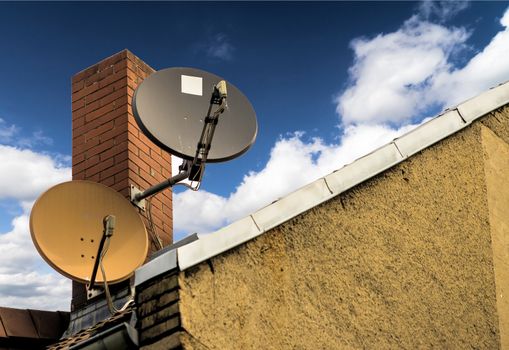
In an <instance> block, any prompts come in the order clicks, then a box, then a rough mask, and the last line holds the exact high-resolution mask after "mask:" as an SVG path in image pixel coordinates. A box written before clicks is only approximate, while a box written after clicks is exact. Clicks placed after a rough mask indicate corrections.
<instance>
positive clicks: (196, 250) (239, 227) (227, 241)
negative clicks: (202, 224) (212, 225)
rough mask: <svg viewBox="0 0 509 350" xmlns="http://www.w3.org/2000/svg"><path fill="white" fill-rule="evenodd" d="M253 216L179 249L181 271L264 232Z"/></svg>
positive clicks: (203, 236)
mask: <svg viewBox="0 0 509 350" xmlns="http://www.w3.org/2000/svg"><path fill="white" fill-rule="evenodd" d="M262 233H263V231H261V230H260V229H259V228H258V226H257V225H256V224H255V222H254V220H253V218H252V217H251V216H247V217H245V218H243V219H240V220H237V221H235V222H233V223H231V224H230V225H228V226H225V227H223V228H221V229H219V230H218V231H216V232H214V233H211V234H207V235H200V239H198V240H197V241H194V242H192V243H189V244H187V245H185V246H183V247H180V248H178V249H177V256H178V266H179V268H180V270H181V271H183V270H185V269H187V268H189V267H191V266H194V265H196V264H198V263H200V262H203V261H205V260H207V259H210V258H211V257H213V256H216V255H218V254H221V253H223V252H225V251H227V250H229V249H231V248H233V247H236V246H238V245H240V244H242V243H244V242H247V241H249V240H251V239H253V238H255V237H256V236H259V235H260V234H262Z"/></svg>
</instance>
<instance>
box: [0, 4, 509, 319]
mask: <svg viewBox="0 0 509 350" xmlns="http://www.w3.org/2000/svg"><path fill="white" fill-rule="evenodd" d="M507 7H508V3H507V2H472V3H463V2H446V3H440V2H438V3H436V2H435V3H431V2H424V3H423V2H406V1H405V2H320V3H316V2H313V3H311V2H282V3H277V2H263V3H262V2H255V3H249V2H223V3H212V2H206V3H197V2H192V3H175V2H155V3H136V2H109V3H99V2H93V3H77V2H71V3H65V2H56V3H44V2H42V3H0V32H1V33H2V36H0V53H1V54H0V72H1V77H2V80H1V82H0V119H1V120H0V248H1V249H2V250H5V251H9V252H12V253H10V254H4V258H1V257H0V285H3V287H0V300H2V302H4V301H6V302H8V303H10V304H11V305H12V306H18V307H43V308H47V309H54V308H60V309H66V308H67V306H66V305H67V304H68V301H67V299H65V298H68V295H67V294H68V288H69V283H68V281H66V280H64V279H62V278H60V277H59V276H57V275H56V274H54V273H53V272H51V270H50V269H49V268H47V267H46V266H45V265H44V263H43V262H42V261H40V259H39V258H38V257H37V255H36V253H35V251H34V250H33V247H31V242H30V238H29V233H28V227H27V226H28V225H27V222H28V221H27V217H28V214H29V211H30V206H31V203H32V202H33V200H34V199H35V198H37V196H38V195H39V194H40V193H41V191H43V190H44V189H46V188H48V187H50V186H52V185H54V184H55V183H58V182H61V181H65V180H66V179H68V178H69V176H70V169H69V165H70V164H69V160H70V155H71V108H70V107H71V101H70V95H71V91H70V79H71V77H72V76H73V75H74V74H75V73H77V72H79V71H80V70H82V69H84V68H86V67H88V66H90V65H92V64H94V63H96V62H98V61H100V60H101V59H103V58H105V57H107V56H110V55H112V54H114V53H116V52H118V51H120V50H122V49H124V48H128V49H129V50H131V51H132V52H133V53H134V54H136V55H137V56H139V57H140V58H141V59H143V60H144V61H145V62H147V63H148V64H149V65H151V66H152V67H153V68H155V69H162V68H166V67H172V66H191V67H196V68H200V69H204V70H207V71H210V72H213V73H215V74H217V75H220V76H223V77H224V78H226V79H227V80H229V81H230V82H232V83H233V84H235V85H236V86H237V87H239V88H240V89H241V90H242V91H243V92H244V94H245V95H246V96H247V97H248V98H249V99H250V100H251V102H252V104H253V106H254V108H255V110H256V112H257V115H258V122H259V134H258V138H257V141H256V143H255V144H254V146H253V147H252V148H251V150H250V151H249V152H248V153H246V154H245V155H243V156H242V157H240V158H238V159H235V160H233V161H231V162H228V163H222V164H212V165H210V166H208V168H207V172H206V174H205V178H204V182H203V184H202V190H200V191H199V192H196V193H195V192H188V191H182V190H179V191H176V192H177V194H176V195H175V197H174V211H175V232H176V237H177V238H182V237H184V236H185V235H186V234H187V233H191V232H195V231H197V232H200V233H206V232H211V231H213V230H215V229H217V228H218V227H221V226H223V225H225V224H227V223H229V222H231V221H233V220H235V219H238V218H240V217H242V216H244V215H246V214H249V213H250V212H252V211H254V210H256V209H257V208H259V207H260V206H263V205H266V204H268V203H270V202H271V201H273V200H275V199H277V198H278V197H281V196H283V195H285V194H287V193H288V192H290V191H293V190H295V189H297V188H298V187H300V186H302V185H304V184H306V183H307V182H310V181H312V180H314V179H315V178H317V177H319V176H323V175H324V174H326V173H327V172H330V171H332V170H334V169H337V168H340V167H341V166H342V165H344V164H346V163H348V162H350V161H352V160H353V159H355V158H357V157H359V156H361V155H363V154H364V153H366V152H368V151H370V150H372V149H374V148H375V147H377V146H380V145H381V144H383V143H386V142H389V141H390V140H391V139H392V138H394V137H396V136H397V135H400V134H401V133H403V132H405V131H408V130H410V129H411V128H412V127H415V125H418V124H419V123H421V122H422V121H423V119H424V118H426V117H430V116H433V115H436V114H437V113H439V112H440V111H442V110H443V109H444V108H446V107H449V106H453V105H454V104H457V103H459V102H461V101H463V100H465V99H467V98H469V97H472V96H474V95H476V94H478V93H479V92H481V91H483V90H486V89H487V88H489V87H491V86H494V85H497V84H498V83H501V82H505V81H507V80H509V60H507V57H509V32H508V30H507V27H508V26H509V15H507V12H506V9H507ZM505 14H506V16H504V15H505ZM504 55H505V56H504ZM197 218H198V219H197ZM16 252H17V253H16ZM8 261H10V262H8ZM15 262H18V263H15ZM50 285H51V286H53V287H51V288H50V287H49V286H50ZM55 285H58V286H59V287H58V288H55V287H54V286H55ZM21 288H23V289H24V290H28V291H32V293H33V295H34V298H32V299H31V298H30V297H23V298H22V297H21V296H20V295H18V294H17V291H19V290H20V289H21ZM59 293H61V294H59ZM37 295H45V296H46V297H47V300H48V302H47V304H45V305H38V306H37V305H36V306H33V304H31V303H32V300H37V298H35V296H37ZM64 296H65V297H64ZM63 298H64V299H63ZM31 305H32V306H31Z"/></svg>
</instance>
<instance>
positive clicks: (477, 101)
mask: <svg viewBox="0 0 509 350" xmlns="http://www.w3.org/2000/svg"><path fill="white" fill-rule="evenodd" d="M507 103H509V81H506V82H505V83H502V84H499V85H498V86H496V87H493V88H491V89H490V90H487V91H485V92H483V93H481V94H479V95H477V96H475V97H473V98H471V99H469V100H467V101H465V102H463V103H460V104H459V105H458V107H456V108H457V109H458V111H459V113H460V114H461V116H462V117H463V119H465V121H466V122H467V123H471V122H473V121H474V120H476V119H478V118H480V117H482V116H484V115H486V114H487V113H489V112H491V111H493V110H495V109H497V108H499V107H502V106H503V105H505V104H507Z"/></svg>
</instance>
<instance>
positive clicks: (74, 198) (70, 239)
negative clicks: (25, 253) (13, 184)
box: [30, 181, 148, 283]
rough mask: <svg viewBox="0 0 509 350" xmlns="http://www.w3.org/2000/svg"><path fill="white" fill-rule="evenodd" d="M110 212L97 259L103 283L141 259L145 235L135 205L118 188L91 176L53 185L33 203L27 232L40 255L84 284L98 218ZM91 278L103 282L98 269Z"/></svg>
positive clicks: (115, 278)
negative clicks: (104, 246) (104, 249)
mask: <svg viewBox="0 0 509 350" xmlns="http://www.w3.org/2000/svg"><path fill="white" fill-rule="evenodd" d="M108 215H113V216H115V217H116V224H115V231H114V234H113V235H112V236H111V239H110V242H109V249H108V253H107V254H106V255H105V256H104V259H103V261H102V264H103V266H104V270H105V272H106V279H107V282H109V283H117V282H120V281H123V280H125V279H127V278H129V277H130V276H131V275H132V274H133V272H134V270H135V269H136V268H138V267H139V266H141V264H143V262H144V261H145V257H146V255H147V250H148V239H147V231H146V229H145V225H144V224H143V221H142V219H141V216H140V215H139V214H138V212H137V211H136V209H135V208H134V207H133V206H132V205H131V203H130V202H129V201H128V200H127V199H125V198H124V197H123V196H122V195H121V194H120V193H118V192H116V191H115V190H113V189H111V188H109V187H107V186H104V185H102V184H99V183H96V182H91V181H69V182H64V183H61V184H58V185H56V186H54V187H52V188H50V189H49V190H47V191H46V192H45V193H43V194H42V195H41V196H40V197H39V199H37V201H36V202H35V204H34V206H33V208H32V212H31V214H30V233H31V235H32V240H33V242H34V244H35V246H36V248H37V250H38V251H39V253H40V254H41V256H42V257H43V258H44V260H46V262H47V263H48V264H50V265H51V266H52V267H53V268H54V269H55V270H57V271H58V272H60V273H61V274H63V275H64V276H66V277H69V278H71V279H73V280H75V281H78V282H82V283H88V282H90V279H91V274H92V270H93V269H94V263H95V261H96V259H97V256H96V255H97V252H98V247H99V243H100V241H101V238H102V236H103V219H104V218H105V217H106V216H108ZM96 281H97V282H98V283H99V282H104V279H103V276H102V273H101V272H98V273H97V276H96Z"/></svg>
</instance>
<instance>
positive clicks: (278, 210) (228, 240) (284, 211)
mask: <svg viewBox="0 0 509 350" xmlns="http://www.w3.org/2000/svg"><path fill="white" fill-rule="evenodd" d="M507 103H509V82H506V83H504V84H501V85H499V86H497V87H495V88H493V89H491V90H489V91H486V92H484V93H482V94H480V95H478V96H477V97H474V98H472V99H470V100H468V101H466V102H463V103H461V104H460V105H458V107H457V108H455V109H452V110H448V111H446V112H444V113H443V114H441V115H438V116H436V117H435V118H433V119H431V120H429V121H428V122H426V123H424V124H422V125H420V126H418V127H417V128H415V129H413V130H411V131H410V132H408V133H406V134H404V135H402V136H400V137H399V138H396V139H394V140H393V141H392V142H390V143H388V144H386V145H384V146H382V147H380V148H378V149H376V150H375V151H373V152H371V153H369V154H367V155H365V156H363V157H361V158H359V159H357V160H355V161H354V162H352V163H351V164H348V165H345V166H344V167H342V168H340V169H338V170H336V171H334V172H332V173H331V174H328V175H326V176H325V177H322V178H320V179H318V180H315V181H313V182H312V183H310V184H308V185H306V186H304V187H302V188H300V189H298V190H296V191H294V192H292V193H290V194H289V195H287V196H285V197H283V198H280V199H278V200H277V201H275V202H273V203H271V204H269V205H267V206H266V207H264V208H262V209H260V210H258V211H256V212H255V213H253V214H252V215H250V216H247V217H245V218H242V219H240V220H238V221H235V222H233V223H231V224H230V225H228V226H226V227H223V228H221V229H219V230H217V231H215V232H213V233H210V234H207V235H200V239H199V240H197V241H195V242H192V243H190V244H187V245H185V246H183V247H180V248H178V249H177V260H178V266H179V268H180V270H181V271H183V270H185V269H187V268H189V267H192V266H194V265H197V264H199V263H201V262H203V261H206V260H208V259H210V258H212V257H214V256H216V255H219V254H221V253H223V252H225V251H227V250H230V249H232V248H234V247H236V246H238V245H240V244H242V243H245V242H247V241H249V240H251V239H253V238H255V237H257V236H259V235H261V234H263V233H265V232H267V231H268V230H270V229H272V228H274V227H276V226H278V225H280V224H281V223H283V222H285V221H288V220H290V219H291V218H293V217H295V216H297V215H299V214H302V213H303V212H305V211H307V210H309V209H311V208H313V207H315V206H317V205H319V204H321V203H322V202H324V201H327V200H329V199H331V198H333V197H335V196H337V195H339V194H341V193H343V192H345V191H347V190H349V189H350V188H352V187H354V186H356V185H358V184H360V183H362V182H364V181H366V180H368V179H370V178H372V177H373V176H375V175H377V174H379V173H381V172H383V171H385V170H387V169H389V168H391V167H393V166H394V165H396V164H398V163H400V162H402V161H403V160H405V159H407V158H409V157H411V156H412V155H414V154H416V153H418V152H420V151H422V150H423V149H425V148H427V147H429V146H431V145H433V144H435V143H437V142H439V141H440V140H442V139H444V138H446V137H448V136H450V135H452V134H454V133H456V132H458V131H460V130H461V129H463V128H465V127H466V126H468V125H469V124H470V123H471V122H472V121H473V120H475V119H477V118H480V117H481V116H484V115H486V114H488V113H489V112H491V111H493V110H495V109H497V108H499V107H501V106H503V105H505V104H507Z"/></svg>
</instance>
